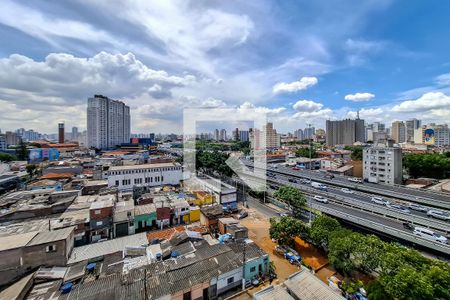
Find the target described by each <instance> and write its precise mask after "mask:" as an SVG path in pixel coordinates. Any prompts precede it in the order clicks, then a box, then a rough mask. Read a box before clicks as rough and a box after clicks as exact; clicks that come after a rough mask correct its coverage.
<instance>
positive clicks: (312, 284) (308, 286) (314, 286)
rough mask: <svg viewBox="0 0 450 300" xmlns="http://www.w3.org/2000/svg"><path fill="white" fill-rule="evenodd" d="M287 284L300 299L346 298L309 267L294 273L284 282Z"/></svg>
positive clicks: (334, 299) (327, 299)
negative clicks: (315, 274) (310, 270)
mask: <svg viewBox="0 0 450 300" xmlns="http://www.w3.org/2000/svg"><path fill="white" fill-rule="evenodd" d="M284 284H285V286H286V287H287V288H288V289H289V290H290V291H291V292H292V293H293V294H294V295H295V296H296V297H297V298H298V299H299V300H317V299H321V300H341V299H345V298H344V297H342V296H341V295H339V294H338V293H336V292H335V291H333V290H332V289H331V288H330V287H329V286H327V285H326V284H325V283H323V282H322V281H321V280H320V279H319V278H317V277H316V276H314V275H313V274H312V273H310V272H309V270H307V269H303V270H301V271H300V272H297V273H295V274H292V275H291V276H289V277H288V279H287V280H286V281H285V282H284Z"/></svg>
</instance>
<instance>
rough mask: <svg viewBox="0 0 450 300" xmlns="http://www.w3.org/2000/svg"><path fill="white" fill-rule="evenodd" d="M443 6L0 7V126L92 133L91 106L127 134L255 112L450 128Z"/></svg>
mask: <svg viewBox="0 0 450 300" xmlns="http://www.w3.org/2000/svg"><path fill="white" fill-rule="evenodd" d="M449 11H450V1H446V0H441V1H438V0H430V1H419V0H412V1H411V0H404V1H401V0H398V1H394V0H364V1H361V0H346V1H344V0H323V1H318V0H316V1H299V0H292V1H291V0H283V1H275V0H273V1H269V0H261V1H206V0H205V1H203V0H193V1H188V0H180V1H178V0H167V1H149V0H142V1H140V0H133V1H132V0H129V1H128V0H127V1H125V0H124V1H107V0H98V1H89V0H78V1H70V0H67V1H41V0H33V1H9V0H3V1H2V9H1V10H0V40H1V41H2V42H1V44H0V129H1V130H2V131H3V132H4V131H6V130H15V129H17V128H21V127H23V128H25V129H34V130H36V131H39V132H42V133H55V132H57V123H58V122H60V121H63V122H65V124H66V128H71V127H72V126H76V127H78V128H79V130H83V129H85V128H86V105H87V98H88V97H90V96H92V95H94V94H103V95H106V96H108V97H110V98H113V99H118V100H122V101H124V102H125V103H126V104H127V105H129V106H130V108H131V118H132V124H131V125H132V132H133V133H148V132H156V133H170V132H181V130H182V125H183V121H182V118H183V109H184V108H214V107H220V108H238V109H242V108H252V109H255V110H256V111H258V112H264V113H266V114H267V116H268V118H269V120H271V121H273V123H274V127H275V128H276V129H277V130H278V131H279V132H287V131H293V130H296V129H298V128H304V127H306V124H308V123H311V124H312V125H313V126H315V127H316V128H324V126H325V120H327V119H342V118H348V117H350V118H354V117H356V111H357V110H359V111H360V117H361V118H363V119H364V120H366V122H368V123H370V122H375V121H381V122H384V123H386V124H387V125H390V123H391V122H393V121H396V120H406V119H409V118H413V117H416V118H418V119H422V120H423V123H429V122H434V123H450V38H449V37H450V19H449V18H448V12H449Z"/></svg>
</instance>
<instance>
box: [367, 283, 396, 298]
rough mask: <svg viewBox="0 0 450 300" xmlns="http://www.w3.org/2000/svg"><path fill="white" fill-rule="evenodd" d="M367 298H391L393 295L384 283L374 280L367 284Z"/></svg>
mask: <svg viewBox="0 0 450 300" xmlns="http://www.w3.org/2000/svg"><path fill="white" fill-rule="evenodd" d="M367 298H368V299H369V300H391V299H392V297H391V296H390V295H389V294H388V293H387V292H386V291H385V290H384V287H383V285H382V284H381V283H380V282H379V281H378V280H374V281H372V282H370V283H369V284H368V285H367Z"/></svg>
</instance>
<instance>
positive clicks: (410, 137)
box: [405, 119, 422, 143]
mask: <svg viewBox="0 0 450 300" xmlns="http://www.w3.org/2000/svg"><path fill="white" fill-rule="evenodd" d="M421 125H422V121H420V120H417V119H411V120H407V121H406V122H405V126H406V142H408V143H412V142H414V131H415V130H417V129H419V128H420V127H421Z"/></svg>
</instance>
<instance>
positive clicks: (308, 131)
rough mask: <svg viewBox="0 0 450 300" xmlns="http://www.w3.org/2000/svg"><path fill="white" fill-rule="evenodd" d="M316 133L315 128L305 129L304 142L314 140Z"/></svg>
mask: <svg viewBox="0 0 450 300" xmlns="http://www.w3.org/2000/svg"><path fill="white" fill-rule="evenodd" d="M315 132H316V128H315V127H313V126H311V127H307V128H305V129H304V130H303V139H304V140H310V139H313V138H314V134H315Z"/></svg>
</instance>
